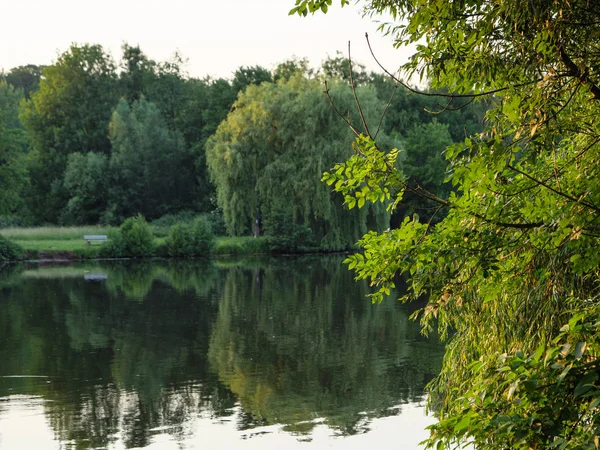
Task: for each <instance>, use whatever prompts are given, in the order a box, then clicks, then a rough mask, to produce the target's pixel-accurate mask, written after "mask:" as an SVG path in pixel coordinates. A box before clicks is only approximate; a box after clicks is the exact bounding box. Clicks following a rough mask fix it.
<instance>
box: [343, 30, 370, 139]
mask: <svg viewBox="0 0 600 450" xmlns="http://www.w3.org/2000/svg"><path fill="white" fill-rule="evenodd" d="M348 67H349V69H350V70H349V72H350V87H351V88H352V94H354V101H355V102H356V109H357V110H358V114H359V115H360V120H362V123H363V126H364V127H365V134H366V135H367V136H369V137H370V138H371V139H373V136H371V133H370V132H369V126H368V125H367V121H366V119H365V115H364V114H363V111H362V108H361V106H360V102H359V101H358V96H357V95H356V86H355V85H354V77H353V75H352V56H351V55H350V41H348Z"/></svg>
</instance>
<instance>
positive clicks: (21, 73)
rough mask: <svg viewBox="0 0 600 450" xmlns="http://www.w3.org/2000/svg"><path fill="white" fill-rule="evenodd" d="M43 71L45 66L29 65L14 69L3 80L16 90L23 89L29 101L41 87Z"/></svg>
mask: <svg viewBox="0 0 600 450" xmlns="http://www.w3.org/2000/svg"><path fill="white" fill-rule="evenodd" d="M43 70H44V66H36V65H35V64H27V65H25V66H18V67H13V68H12V69H10V71H9V72H8V73H7V74H6V75H4V76H3V78H4V79H5V80H6V82H7V83H9V84H12V85H13V86H14V88H15V89H23V93H24V94H25V98H26V99H29V98H30V96H31V94H32V93H33V92H35V91H37V90H38V89H39V87H40V79H41V78H42V71H43ZM0 78H1V76H0Z"/></svg>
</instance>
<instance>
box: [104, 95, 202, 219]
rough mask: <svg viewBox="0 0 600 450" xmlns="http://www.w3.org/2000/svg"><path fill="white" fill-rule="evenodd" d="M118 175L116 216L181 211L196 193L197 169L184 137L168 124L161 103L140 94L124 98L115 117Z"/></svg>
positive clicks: (114, 195)
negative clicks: (132, 99) (189, 161)
mask: <svg viewBox="0 0 600 450" xmlns="http://www.w3.org/2000/svg"><path fill="white" fill-rule="evenodd" d="M109 135H110V141H111V143H112V146H113V152H112V156H111V160H110V168H111V171H112V173H113V176H114V177H115V183H114V185H113V186H112V188H111V195H110V196H111V203H112V207H113V208H114V209H115V213H116V215H117V217H127V216H132V215H135V214H136V213H141V214H143V215H144V216H146V217H147V218H150V219H152V218H157V217H160V216H161V215H163V214H166V213H170V212H174V211H178V210H179V209H181V207H182V205H185V204H187V203H188V202H189V201H190V199H189V196H190V195H191V194H192V193H193V189H190V187H192V186H193V184H194V177H193V171H192V170H191V169H192V168H190V167H189V166H187V165H186V164H185V157H186V149H185V145H184V142H183V137H182V136H181V134H180V133H179V132H177V131H171V130H169V129H168V127H167V125H166V123H165V120H164V119H163V117H162V115H161V113H160V111H159V110H158V108H157V107H156V106H155V105H154V104H152V103H150V102H148V101H146V100H145V98H144V97H141V98H140V100H139V101H135V102H133V104H132V105H131V106H129V105H128V103H127V102H126V101H125V100H121V101H120V103H119V105H118V106H117V108H116V110H115V112H114V113H113V116H112V119H111V122H110V134H109Z"/></svg>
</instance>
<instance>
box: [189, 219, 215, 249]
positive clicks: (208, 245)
mask: <svg viewBox="0 0 600 450" xmlns="http://www.w3.org/2000/svg"><path fill="white" fill-rule="evenodd" d="M192 236H193V248H194V254H196V255H209V254H210V253H212V251H213V248H214V247H215V235H214V233H213V229H212V225H211V223H210V221H209V220H208V219H207V218H206V217H204V216H201V217H198V218H197V219H196V220H195V221H194V224H193V225H192Z"/></svg>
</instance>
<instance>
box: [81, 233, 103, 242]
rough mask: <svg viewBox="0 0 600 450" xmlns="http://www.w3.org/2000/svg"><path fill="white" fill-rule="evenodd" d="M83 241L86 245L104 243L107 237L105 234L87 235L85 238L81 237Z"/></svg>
mask: <svg viewBox="0 0 600 450" xmlns="http://www.w3.org/2000/svg"><path fill="white" fill-rule="evenodd" d="M83 240H84V241H85V243H86V244H90V245H91V243H92V242H100V243H103V242H106V241H108V236H107V235H105V234H87V235H85V236H83Z"/></svg>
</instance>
